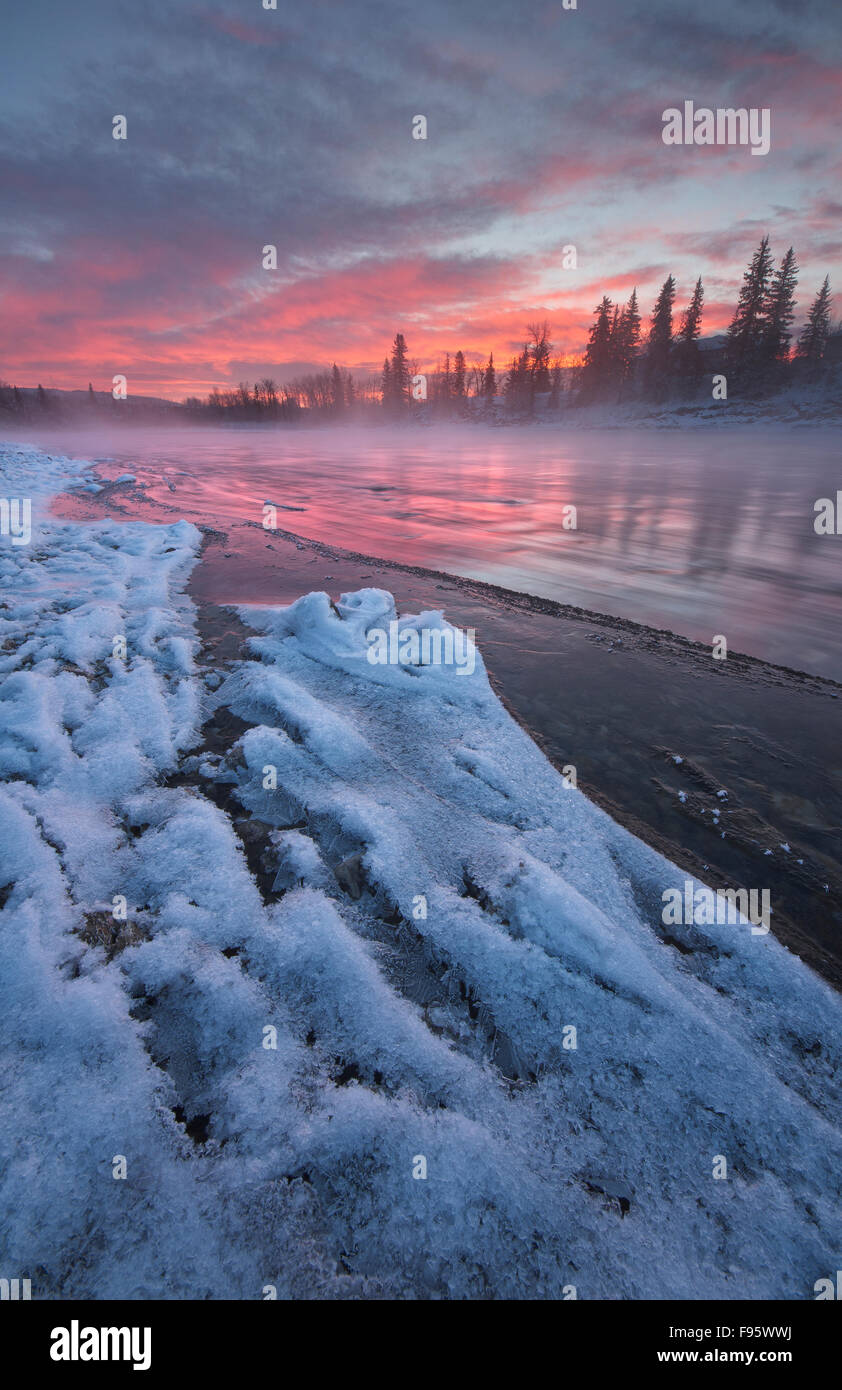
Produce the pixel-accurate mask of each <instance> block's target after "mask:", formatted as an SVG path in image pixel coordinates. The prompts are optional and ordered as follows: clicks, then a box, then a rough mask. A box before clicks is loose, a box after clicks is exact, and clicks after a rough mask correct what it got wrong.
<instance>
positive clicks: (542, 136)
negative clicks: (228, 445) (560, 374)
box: [0, 0, 842, 399]
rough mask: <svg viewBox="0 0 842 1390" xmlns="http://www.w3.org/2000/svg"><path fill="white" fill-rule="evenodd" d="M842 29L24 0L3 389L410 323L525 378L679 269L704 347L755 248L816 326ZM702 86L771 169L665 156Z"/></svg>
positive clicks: (1, 272)
mask: <svg viewBox="0 0 842 1390" xmlns="http://www.w3.org/2000/svg"><path fill="white" fill-rule="evenodd" d="M840 32H842V25H840V21H839V13H838V0H811V2H810V3H801V2H800V0H792V2H791V3H784V0H739V3H735V0H708V3H704V4H701V3H700V4H696V5H692V4H690V3H686V0H682V3H677V0H655V3H650V4H637V3H634V0H579V6H578V9H577V10H575V11H568V10H565V9H564V7H563V5H562V3H561V0H557V2H547V3H545V2H544V0H536V3H534V4H523V3H511V0H505V3H504V2H503V0H491V3H489V2H488V0H423V3H421V2H420V0H414V2H413V3H410V2H409V0H384V2H383V3H379V2H377V0H306V2H305V0H296V3H290V0H278V8H277V10H274V11H273V10H265V9H264V8H263V3H262V0H217V2H216V3H203V0H166V3H164V0H131V3H126V2H125V0H116V2H115V0H78V3H74V4H69V3H66V0H27V2H26V3H25V4H19V5H16V6H9V7H6V9H5V12H4V16H3V28H2V49H0V68H2V82H0V188H2V197H0V379H4V380H6V381H10V382H15V383H17V384H19V385H24V386H28V385H34V384H35V383H36V382H38V381H40V382H42V383H43V384H44V385H45V386H53V387H78V386H86V385H87V383H88V381H89V380H92V381H93V383H94V385H95V386H96V387H97V388H98V389H105V388H108V389H110V385H111V378H112V376H113V375H114V374H115V373H117V372H119V373H123V374H125V375H126V376H127V378H128V384H129V391H130V392H134V393H137V394H158V395H165V396H168V397H172V398H175V399H181V398H183V397H184V396H186V395H188V394H205V393H206V392H207V391H208V390H209V389H210V388H211V387H212V386H214V385H219V386H225V385H227V384H230V383H232V382H233V383H236V382H237V381H238V380H241V379H244V380H248V381H253V380H254V379H255V378H258V377H261V376H265V375H271V376H274V377H275V378H276V379H277V380H278V381H284V380H287V379H289V378H290V377H291V376H294V375H295V374H297V373H299V372H302V371H305V370H312V369H317V368H323V367H325V366H329V365H330V363H331V362H332V361H333V360H336V361H337V362H339V363H340V365H342V366H345V367H348V368H350V369H351V370H352V371H354V372H355V373H359V374H360V375H361V376H362V377H366V376H367V375H368V374H369V373H372V372H375V371H377V370H378V369H379V366H380V364H381V363H382V360H383V357H384V354H385V352H386V350H387V348H388V345H389V342H390V340H391V338H392V336H393V335H394V332H395V330H396V329H401V330H402V331H403V332H404V334H405V336H406V339H407V342H408V344H409V349H410V355H411V357H412V358H413V359H415V360H417V361H418V363H419V365H420V367H421V369H422V370H423V369H424V367H426V366H432V365H434V364H435V361H436V360H437V358H439V357H440V356H443V354H444V353H445V352H446V351H450V352H451V353H452V352H455V351H456V350H457V349H458V348H462V349H464V350H465V352H466V354H467V356H468V359H469V361H474V360H476V358H477V357H478V356H480V355H481V356H482V357H483V358H484V357H485V356H486V355H487V353H488V351H489V350H490V349H491V350H493V351H494V355H495V361H496V362H497V364H498V366H504V365H505V364H506V362H507V359H508V358H509V357H510V356H511V354H512V352H513V351H515V350H516V349H517V348H518V347H519V346H520V345H521V344H522V342H523V339H524V336H525V325H526V323H527V322H528V321H530V320H532V319H535V318H544V317H546V318H548V319H549V320H550V323H551V326H552V337H553V341H554V343H555V345H556V349H557V350H558V351H560V352H562V353H566V352H575V351H577V350H579V349H580V348H581V347H582V345H583V342H584V339H585V336H586V333H587V327H588V324H589V322H590V318H591V312H592V310H593V307H594V305H595V304H596V302H597V300H598V298H599V297H600V295H601V294H602V293H603V292H608V293H609V294H611V295H612V297H614V296H617V297H620V298H621V299H625V298H626V297H627V296H628V294H629V292H630V290H631V288H632V286H633V285H634V284H637V285H638V287H639V290H640V294H641V308H642V310H643V312H644V314H646V315H648V313H649V311H650V309H651V303H652V299H653V296H654V292H655V291H656V289H657V287H658V285H659V284H660V282H661V281H662V280H663V279H664V277H665V275H666V274H667V273H669V272H670V271H672V272H673V273H674V274H675V275H676V277H677V280H678V307H679V308H681V307H682V306H683V305H684V303H685V302H686V300H687V298H688V296H689V293H690V291H691V289H692V283H693V281H694V280H695V278H696V276H697V275H699V274H702V275H703V277H704V281H705V287H706V293H707V306H706V315H705V321H704V331H705V332H711V331H714V330H716V329H719V328H721V327H723V326H724V324H725V323H726V322H727V319H728V317H729V316H730V311H731V308H732V306H733V301H734V298H735V294H736V290H737V287H738V285H739V282H740V279H741V276H742V271H743V268H744V265H745V263H746V261H747V260H748V259H749V257H750V255H751V253H752V251H753V249H754V247H755V245H756V243H757V241H758V240H759V238H760V236H761V235H762V234H763V233H764V232H766V231H768V232H769V233H770V235H771V238H772V249H773V251H774V253H775V255H776V258H777V257H779V256H780V255H782V254H783V252H784V251H785V250H786V249H787V247H788V246H789V245H790V244H791V243H792V244H794V246H795V249H796V252H797V254H798V259H799V264H800V267H801V274H800V284H799V293H798V301H799V308H798V322H799V323H800V321H801V319H802V318H803V313H804V310H805V307H806V304H807V302H808V301H809V300H810V299H811V298H812V296H813V294H814V293H815V291H816V289H817V288H818V286H819V284H820V283H821V280H822V279H823V277H824V275H825V274H827V273H829V274H830V276H831V281H832V285H833V288H834V289H835V290H836V291H837V293H838V296H839V297H837V299H836V301H835V303H834V311H835V317H839V315H840V314H842V254H841V253H842V238H840V214H842V145H840V134H839V132H840V116H842V52H841V51H840V42H839V35H840ZM685 99H692V100H693V101H694V102H695V103H696V105H697V106H709V107H713V108H716V107H720V106H735V107H739V106H746V107H752V106H753V107H770V108H771V113H772V115H771V121H772V148H771V152H770V153H769V154H768V155H767V156H766V157H756V156H752V155H751V154H750V151H749V149H748V148H746V147H737V148H721V147H719V148H717V147H714V148H704V147H701V148H699V147H689V148H685V147H683V146H678V147H668V146H665V145H664V144H663V142H662V139H661V131H662V121H661V114H662V112H663V110H664V109H665V108H667V107H671V106H679V107H680V106H682V104H683V102H684V100H685ZM117 114H122V115H125V116H126V117H127V121H128V139H127V140H125V141H116V140H114V139H113V138H112V118H113V116H115V115H117ZM417 114H423V115H425V116H426V118H427V121H428V139H427V140H426V141H419V140H413V138H412V118H413V116H415V115H417ZM268 243H274V244H275V245H277V248H278V269H277V270H276V271H274V272H271V271H266V270H264V269H263V268H262V264H261V261H262V255H261V252H262V248H263V246H264V245H265V244H268ZM568 244H573V245H575V246H576V248H577V253H578V269H577V270H575V271H572V270H564V269H563V268H562V247H563V246H565V245H568Z"/></svg>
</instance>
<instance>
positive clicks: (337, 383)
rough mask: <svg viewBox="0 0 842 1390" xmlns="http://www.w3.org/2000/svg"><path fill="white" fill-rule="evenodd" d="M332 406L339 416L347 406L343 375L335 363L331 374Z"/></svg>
mask: <svg viewBox="0 0 842 1390" xmlns="http://www.w3.org/2000/svg"><path fill="white" fill-rule="evenodd" d="M330 390H331V398H332V399H331V405H332V406H333V409H334V410H335V411H336V413H337V414H338V413H339V412H340V411H341V410H342V408H343V406H344V404H345V388H344V385H343V382H342V373H341V372H340V370H339V368H338V367H337V365H336V363H335V362H334V364H333V367H332V369H331V373H330Z"/></svg>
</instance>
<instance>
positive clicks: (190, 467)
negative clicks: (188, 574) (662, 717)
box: [45, 426, 842, 676]
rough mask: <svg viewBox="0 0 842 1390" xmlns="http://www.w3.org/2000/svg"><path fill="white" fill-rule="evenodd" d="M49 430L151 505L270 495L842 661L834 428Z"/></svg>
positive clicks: (698, 632)
mask: <svg viewBox="0 0 842 1390" xmlns="http://www.w3.org/2000/svg"><path fill="white" fill-rule="evenodd" d="M45 442H47V441H45ZM50 447H53V448H58V447H60V448H62V449H63V450H64V451H66V452H72V453H74V454H76V455H77V456H81V457H88V458H99V459H102V458H103V456H107V458H108V460H109V461H108V462H102V463H100V464H99V465H98V471H99V472H100V473H101V474H102V475H103V476H107V477H111V478H114V477H116V476H118V474H119V473H121V472H123V471H130V472H133V473H135V474H136V475H137V478H138V481H139V483H140V484H142V485H143V488H142V497H143V499H144V500H142V501H141V500H140V494H138V497H137V498H136V499H135V500H134V501H132V502H131V503H130V504H128V505H130V510H131V511H132V512H133V513H134V514H136V515H138V516H142V517H144V518H145V519H148V520H171V519H173V518H174V517H182V516H183V517H186V518H187V519H189V520H191V521H194V522H197V523H207V524H210V525H213V526H216V527H218V528H221V529H225V527H226V526H230V525H231V524H232V523H234V522H240V523H242V522H250V523H252V524H257V525H260V524H261V523H262V521H263V507H264V503H265V502H270V503H272V504H274V505H275V506H276V507H277V525H278V527H279V528H282V529H285V530H289V531H291V532H294V533H296V534H299V535H302V536H305V537H308V538H310V539H313V540H319V541H323V542H326V543H328V544H332V545H338V546H341V547H343V548H346V549H349V550H353V551H358V552H361V553H363V554H369V555H374V556H382V557H384V558H387V559H392V560H396V561H399V562H402V563H405V564H409V565H419V566H424V567H427V568H431V569H437V570H444V571H448V572H450V573H454V574H460V575H463V576H466V577H470V578H477V579H484V580H487V581H490V582H492V583H495V584H499V585H502V586H504V587H508V588H512V589H518V590H521V591H525V592H528V593H532V594H537V595H540V596H543V597H547V598H553V599H556V600H559V601H561V602H566V603H571V604H576V605H579V606H582V607H585V608H591V609H595V610H598V611H602V612H608V613H612V614H614V615H616V616H621V617H627V618H632V619H634V620H636V621H639V622H643V623H646V624H648V625H651V626H655V627H666V628H671V629H672V630H674V631H677V632H680V633H683V634H685V635H687V636H689V637H693V638H695V639H697V640H700V641H705V642H710V641H712V639H713V636H714V634H715V633H720V632H722V633H725V634H727V635H728V638H729V643H730V645H731V647H732V649H733V650H747V651H750V652H752V653H753V654H756V655H761V656H765V657H767V658H768V659H771V660H774V661H778V662H780V663H782V664H785V665H791V666H796V667H797V666H801V667H803V668H804V669H808V670H818V671H824V672H826V673H828V674H832V673H835V674H836V675H837V676H842V653H840V646H839V640H840V639H839V632H840V623H839V619H840V616H842V583H841V582H840V565H839V553H838V549H834V546H833V541H832V539H827V538H821V537H817V536H816V535H815V532H814V531H813V527H812V519H813V514H814V512H813V506H814V502H815V499H816V498H817V497H821V496H827V495H834V493H835V487H836V474H837V470H836V465H835V456H836V444H835V441H834V438H833V433H832V432H831V431H829V430H825V429H821V428H815V429H812V430H809V431H806V430H795V429H788V428H785V427H776V428H769V429H763V428H752V429H745V428H744V429H733V430H725V429H721V430H717V431H715V432H714V431H702V430H691V429H688V430H636V431H634V430H628V429H625V430H588V431H584V430H583V431H572V430H568V431H567V432H562V431H561V430H560V429H558V428H552V427H535V428H509V429H490V428H489V429H486V428H483V427H474V426H466V427H454V428H432V429H429V430H419V429H405V430H401V429H393V428H380V429H378V428H369V429H350V430H340V429H324V428H322V429H310V430H305V429H288V430H284V429H274V430H263V429H249V428H239V429H228V428H219V429H209V428H191V427H182V428H179V429H169V428H167V429H160V428H158V429H146V430H127V429H120V430H112V431H111V432H109V433H108V434H104V433H100V434H94V433H93V432H91V431H84V432H79V433H77V434H73V435H70V434H69V433H67V434H65V435H64V436H57V437H55V438H54V439H53V441H52V442H51V443H50ZM571 504H572V505H573V506H575V507H576V510H577V527H576V529H575V530H567V529H565V527H564V525H563V521H564V516H565V512H564V509H565V507H567V506H569V505H571ZM86 505H87V504H86V503H85V502H82V503H72V504H63V506H69V507H72V509H73V511H74V512H76V509H77V508H79V507H81V508H82V509H83V510H84V508H85V506H86ZM94 506H95V504H94ZM65 514H72V513H70V512H67V511H65ZM76 514H78V512H76Z"/></svg>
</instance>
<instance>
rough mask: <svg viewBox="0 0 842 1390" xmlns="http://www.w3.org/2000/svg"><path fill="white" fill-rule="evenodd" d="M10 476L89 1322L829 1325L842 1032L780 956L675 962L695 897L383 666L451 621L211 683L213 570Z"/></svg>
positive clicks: (255, 615)
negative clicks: (459, 1313)
mask: <svg viewBox="0 0 842 1390" xmlns="http://www.w3.org/2000/svg"><path fill="white" fill-rule="evenodd" d="M0 459H2V464H3V473H4V487H5V488H6V490H7V491H9V492H11V493H12V494H13V495H26V496H31V497H33V498H34V499H35V502H34V505H33V540H32V544H31V545H29V546H19V547H14V548H12V547H11V546H10V545H9V546H6V545H4V546H3V548H2V549H0V567H1V568H2V574H3V579H4V600H3V602H4V606H3V608H2V609H0V636H1V637H2V639H3V641H2V643H0V648H1V650H0V675H1V676H2V687H0V726H2V744H0V748H2V763H0V776H2V779H3V780H2V784H0V815H2V824H3V834H2V837H0V900H2V901H3V903H4V905H3V908H2V914H0V1016H2V1018H3V1037H4V1053H5V1055H4V1064H3V1065H4V1071H3V1075H4V1090H3V1094H2V1099H0V1143H1V1144H2V1148H3V1174H4V1176H3V1180H2V1194H1V1195H0V1248H2V1251H3V1258H4V1269H8V1271H9V1272H14V1273H17V1274H18V1276H19V1277H31V1278H32V1280H33V1297H52V1298H55V1297H65V1298H67V1297H81V1296H84V1297H91V1298H108V1297H124V1298H139V1297H155V1298H187V1297H190V1298H261V1297H262V1296H263V1294H262V1291H263V1289H264V1286H265V1285H267V1284H271V1285H273V1286H274V1287H275V1288H276V1289H277V1291H278V1296H279V1297H287V1298H289V1297H307V1298H341V1297H353V1298H365V1297H380V1298H382V1297H402V1298H404V1297H406V1298H416V1297H420V1298H426V1297H432V1298H441V1297H456V1298H521V1297H524V1298H525V1297H538V1298H559V1297H561V1296H562V1291H563V1290H565V1289H567V1290H568V1291H569V1289H570V1288H571V1286H572V1287H575V1289H576V1291H577V1294H578V1297H580V1298H631V1299H634V1298H664V1297H669V1296H675V1297H678V1298H688V1299H689V1298H703V1297H714V1298H771V1297H782V1298H811V1297H812V1296H813V1284H814V1283H815V1281H816V1280H817V1279H819V1278H822V1277H827V1276H828V1275H829V1274H830V1273H831V1272H832V1271H833V1270H834V1269H835V1268H836V1267H837V1265H838V1257H839V1249H838V1231H839V1196H838V1194H839V1180H838V1173H839V1171H840V1159H841V1158H842V1152H841V1151H842V1144H840V1135H839V1129H838V1116H839V1098H840V1097H839V1082H838V1067H839V1050H840V1042H839V1039H840V1036H842V1030H840V1024H842V1008H840V1001H839V998H838V996H837V995H836V994H835V993H834V992H833V991H832V990H831V989H830V988H829V987H828V986H826V985H825V984H824V983H823V982H822V981H820V980H819V979H818V978H817V977H816V976H814V975H813V974H812V973H811V972H810V971H809V970H808V969H807V968H806V967H805V966H804V965H803V964H801V962H799V961H798V960H797V959H796V958H795V957H794V956H792V955H790V954H789V953H788V952H787V951H786V950H785V949H784V948H783V947H782V946H781V945H779V944H778V943H777V942H776V941H775V939H774V937H773V936H772V935H771V934H769V935H757V936H756V935H753V934H752V933H751V930H750V926H749V924H748V923H747V922H742V921H741V922H739V923H737V924H732V925H719V926H716V925H711V926H704V927H701V926H697V925H693V924H686V925H684V926H674V927H670V928H669V929H666V928H664V926H663V923H662V920H661V906H662V901H663V893H664V891H665V890H667V889H670V888H678V889H680V890H682V891H683V889H684V885H685V880H686V878H687V876H686V874H685V873H684V871H683V870H680V869H679V868H677V867H676V866H674V865H671V864H670V863H668V862H667V861H666V860H664V859H663V858H661V857H660V856H659V855H657V854H656V853H655V852H654V851H652V850H650V849H648V848H647V847H646V846H644V845H643V844H642V843H641V842H640V841H638V840H636V839H635V838H634V837H633V836H631V835H630V834H628V833H627V832H626V831H624V830H623V829H621V828H620V827H619V826H618V825H616V824H615V823H614V822H613V821H611V819H610V818H609V817H608V816H607V815H606V814H605V813H604V812H602V811H601V810H599V809H598V808H597V807H596V806H595V805H593V804H592V803H591V802H589V801H588V800H587V798H586V797H585V796H584V795H583V794H582V793H581V792H579V791H577V790H575V789H573V788H571V787H569V786H565V784H564V782H563V780H562V778H561V776H560V775H559V774H558V773H557V772H556V771H555V770H554V768H553V767H552V766H551V765H550V764H549V763H548V762H547V760H546V759H545V757H544V756H543V754H542V753H541V752H540V751H539V749H538V748H537V747H536V746H535V744H534V743H532V741H531V740H530V739H529V738H528V736H527V735H526V734H525V733H524V732H523V731H522V730H521V729H520V728H519V727H518V726H517V725H516V724H515V723H514V722H513V721H512V719H511V718H510V717H509V715H508V714H507V713H506V711H505V710H504V708H503V707H502V705H501V704H500V702H499V701H498V700H497V698H496V696H495V695H494V693H493V692H492V690H491V687H490V685H489V682H488V678H487V675H486V672H485V668H484V665H483V662H482V658H481V654H480V653H477V654H476V659H475V664H474V666H473V670H472V671H471V673H470V674H465V673H464V672H460V671H459V670H458V669H457V668H455V667H454V666H448V665H446V664H438V665H436V664H430V665H423V664H416V665H413V666H412V667H411V669H410V668H407V667H406V666H404V665H400V664H395V665H390V664H386V665H374V664H372V663H371V662H370V661H369V659H368V656H367V652H368V643H367V633H369V632H370V630H371V628H372V627H378V626H379V627H383V628H386V629H388V626H389V624H390V623H392V622H394V623H397V624H398V630H399V632H401V633H403V632H406V631H420V630H422V629H424V628H427V629H434V628H435V629H437V630H439V631H441V632H444V631H445V630H446V629H447V622H446V619H445V617H444V616H443V615H442V614H440V613H436V612H431V613H424V614H419V615H414V616H406V615H404V616H400V615H398V613H397V612H396V609H395V604H394V600H393V598H392V596H391V595H390V594H389V593H387V592H385V591H383V590H379V589H363V590H360V591H359V592H357V593H353V594H344V595H341V596H340V597H339V599H338V600H337V601H336V602H332V601H331V599H330V597H329V596H328V595H327V594H326V593H313V594H309V595H306V596H305V597H303V598H302V599H300V600H299V601H298V602H297V603H295V604H293V605H291V606H290V607H287V608H261V609H248V610H242V611H241V616H242V617H243V619H244V620H245V621H246V622H247V623H248V624H249V625H250V626H251V628H252V629H253V630H254V633H255V636H254V637H253V639H252V641H251V646H250V651H249V652H248V654H247V656H246V658H245V659H244V660H242V661H240V662H238V663H236V664H235V665H234V666H233V667H232V668H230V669H227V670H224V671H219V672H210V671H208V670H207V668H202V667H201V665H200V664H199V662H198V658H197V652H198V642H197V638H196V630H195V612H194V610H193V607H192V604H191V603H190V601H189V600H188V599H187V598H186V596H185V593H184V584H185V581H186V578H187V575H188V574H189V571H190V567H191V566H192V565H193V564H194V563H195V560H196V556H197V553H198V546H199V539H200V538H199V533H198V532H197V531H196V530H195V529H194V528H193V527H192V526H189V525H187V524H186V523H184V522H178V523H175V524H173V525H167V526H147V525H144V524H142V523H138V522H129V523H121V524H116V523H112V522H104V521H96V522H88V523H69V522H64V521H60V520H57V519H55V518H53V517H51V516H50V515H49V512H48V507H47V500H48V498H49V495H50V493H51V492H54V491H56V490H57V489H58V488H59V487H62V486H66V485H67V484H69V483H71V482H73V481H74V480H78V479H79V477H84V476H85V471H86V470H88V469H89V468H90V465H88V464H80V463H74V462H72V461H70V460H64V459H58V458H51V457H47V456H45V455H41V454H38V453H37V452H36V451H34V450H31V449H24V448H21V446H10V447H8V448H2V447H0ZM115 637H122V638H125V644H126V655H125V657H122V656H120V655H117V654H115V646H114V639H115ZM208 675H211V676H213V679H211V680H207V679H206V677H207V676H208ZM559 698H562V699H563V698H564V692H563V691H561V692H559ZM230 715H235V716H237V717H238V719H239V720H242V721H243V723H244V725H245V726H246V727H245V729H244V731H243V732H242V733H241V734H240V735H239V736H238V737H237V736H235V735H234V734H233V733H232V735H231V746H230V747H228V748H226V749H225V750H223V752H222V753H221V754H220V753H219V751H218V750H209V749H206V748H205V747H204V745H203V735H202V733H201V729H202V726H203V724H204V723H205V721H206V720H208V719H209V718H211V717H216V718H226V717H227V718H230ZM234 727H235V728H239V729H242V727H243V726H242V725H238V724H236V722H235V723H234ZM679 795H683V794H681V793H679ZM123 903H124V905H125V912H124V915H123V916H121V915H120V913H121V912H122V907H121V904H123ZM115 913H116V915H115ZM679 947H680V948H681V949H679ZM718 1155H722V1156H724V1157H725V1158H726V1160H727V1170H728V1176H727V1178H726V1179H724V1180H717V1179H715V1178H714V1177H713V1165H714V1161H715V1160H716V1158H717V1156H718ZM117 1156H123V1157H124V1158H125V1160H126V1170H127V1171H126V1177H125V1179H122V1178H119V1177H118V1178H115V1177H114V1176H113V1172H114V1169H115V1160H116V1158H117ZM421 1160H423V1162H421ZM421 1170H423V1172H424V1173H425V1175H423V1174H422V1172H421Z"/></svg>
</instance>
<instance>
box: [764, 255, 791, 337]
mask: <svg viewBox="0 0 842 1390" xmlns="http://www.w3.org/2000/svg"><path fill="white" fill-rule="evenodd" d="M797 284H798V266H797V264H796V261H795V252H794V251H793V249H792V247H791V246H790V248H789V250H788V251H787V253H786V255H785V256H784V258H783V260H782V261H781V264H780V266H779V267H778V269H777V270H776V271H775V273H774V275H773V276H772V281H771V284H770V286H769V293H768V296H767V300H766V304H765V306H764V310H763V320H764V322H763V339H762V350H763V356H764V358H765V359H766V360H767V361H768V362H784V361H786V360H787V358H788V357H789V341H790V338H791V337H792V321H793V319H794V318H795V287H796V285H797Z"/></svg>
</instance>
